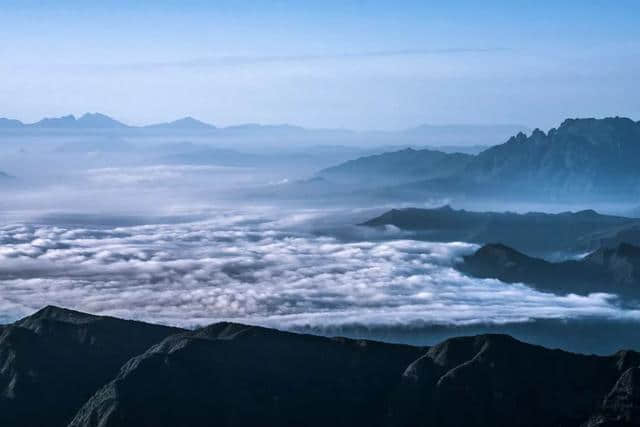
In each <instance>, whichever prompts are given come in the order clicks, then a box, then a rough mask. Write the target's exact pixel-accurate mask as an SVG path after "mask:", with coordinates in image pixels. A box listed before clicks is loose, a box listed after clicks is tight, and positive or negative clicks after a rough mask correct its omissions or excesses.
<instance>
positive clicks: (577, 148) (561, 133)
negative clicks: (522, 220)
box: [464, 117, 640, 194]
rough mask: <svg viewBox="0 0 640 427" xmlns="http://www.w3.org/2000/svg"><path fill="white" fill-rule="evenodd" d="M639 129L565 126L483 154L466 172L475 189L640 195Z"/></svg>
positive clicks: (626, 123) (606, 123) (589, 122)
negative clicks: (474, 184) (493, 188)
mask: <svg viewBox="0 0 640 427" xmlns="http://www.w3.org/2000/svg"><path fill="white" fill-rule="evenodd" d="M638 158H640V124H639V123H637V122H634V121H632V120H630V119H626V118H619V117H616V118H607V119H601V120H596V119H573V120H565V121H564V122H563V123H562V125H561V126H560V127H559V128H558V129H551V130H550V131H549V132H548V133H546V134H545V133H544V132H542V131H540V130H539V129H536V130H534V131H533V133H532V134H531V135H530V136H528V137H527V136H526V135H524V134H523V133H520V134H518V135H517V136H514V137H512V138H511V139H509V141H507V142H506V143H504V144H501V145H498V146H495V147H492V148H489V149H488V150H485V151H483V152H482V153H480V154H479V155H478V156H477V157H476V158H475V159H474V161H473V162H471V163H470V164H469V166H468V168H467V169H466V170H465V171H464V177H465V178H466V179H469V180H472V181H473V182H475V183H478V184H483V185H490V186H498V187H502V188H509V189H513V190H514V191H523V190H526V191H532V192H538V193H546V192H552V193H568V194H569V193H578V194H589V193H596V192H597V193H606V192H611V193H613V194H619V193H621V192H622V193H624V192H634V193H637V192H638V191H639V190H640V169H639V168H638V164H637V159H638Z"/></svg>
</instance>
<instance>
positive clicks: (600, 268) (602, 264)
mask: <svg viewBox="0 0 640 427" xmlns="http://www.w3.org/2000/svg"><path fill="white" fill-rule="evenodd" d="M458 269H460V270H461V271H463V272H465V273H467V274H469V275H471V276H474V277H481V278H495V279H500V280H502V281H503V282H508V283H516V282H520V283H526V284H529V285H533V286H534V287H536V288H538V289H541V290H544V291H551V292H554V293H570V292H571V293H578V294H589V293H592V292H608V293H615V294H620V295H624V296H625V297H633V298H638V297H640V247H637V246H632V245H629V244H626V243H622V244H620V245H619V246H618V247H617V248H600V249H598V250H597V251H595V252H593V253H592V254H590V255H588V256H586V257H584V258H582V259H581V260H577V261H573V260H572V261H563V262H557V263H554V262H548V261H545V260H542V259H538V258H531V257H528V256H526V255H524V254H522V253H520V252H518V251H516V250H514V249H511V248H509V247H508V246H505V245H502V244H489V245H485V246H483V247H482V248H480V249H478V250H477V251H476V252H475V253H474V254H473V255H469V256H465V257H464V259H463V262H462V263H460V264H459V265H458Z"/></svg>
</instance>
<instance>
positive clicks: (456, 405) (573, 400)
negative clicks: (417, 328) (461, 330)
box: [396, 335, 640, 427]
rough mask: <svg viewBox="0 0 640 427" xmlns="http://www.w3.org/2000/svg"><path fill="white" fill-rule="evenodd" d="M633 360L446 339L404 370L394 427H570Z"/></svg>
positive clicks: (639, 358) (491, 339) (488, 338)
mask: <svg viewBox="0 0 640 427" xmlns="http://www.w3.org/2000/svg"><path fill="white" fill-rule="evenodd" d="M639 362H640V355H639V354H637V353H632V352H620V353H617V354H615V355H612V356H609V357H596V356H587V355H578V354H573V353H566V352H562V351H558V350H549V349H546V348H543V347H538V346H534V345H530V344H525V343H522V342H520V341H517V340H515V339H513V338H511V337H509V336H507V335H480V336H476V337H464V338H453V339H450V340H447V341H445V342H443V343H441V344H438V345H437V346H434V347H432V348H431V349H429V351H428V352H427V353H426V354H425V355H424V356H423V357H421V358H420V359H418V360H417V361H416V362H414V363H412V364H411V365H410V366H409V367H408V368H407V370H406V371H405V373H404V375H403V378H404V381H403V386H402V387H401V388H400V392H399V396H398V402H399V403H398V405H399V408H400V411H399V412H400V413H402V414H412V415H411V417H409V418H410V419H409V420H408V421H407V422H405V423H399V424H396V425H420V426H440V427H449V426H452V427H453V426H460V427H461V426H505V427H506V426H511V427H514V426H523V427H524V426H532V427H533V426H540V427H542V426H576V427H577V426H579V425H580V424H581V423H583V422H584V421H586V420H587V419H588V418H589V416H590V414H592V413H594V411H597V410H598V408H599V406H600V402H601V401H602V398H603V396H605V395H606V394H607V392H608V391H609V390H610V389H611V388H612V387H613V386H614V385H615V383H616V381H617V380H618V378H620V376H621V375H623V374H624V372H625V371H626V370H627V369H629V368H631V367H635V366H637V365H638V363H639ZM637 408H638V405H637V404H636V405H635V406H634V409H635V410H637ZM415 420H419V422H415ZM403 421H404V420H403ZM621 425H625V426H630V425H632V424H621Z"/></svg>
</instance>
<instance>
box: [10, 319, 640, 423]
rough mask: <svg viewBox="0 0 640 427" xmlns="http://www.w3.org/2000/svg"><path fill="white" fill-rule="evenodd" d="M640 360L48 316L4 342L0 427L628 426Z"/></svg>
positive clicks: (502, 344) (639, 384) (502, 341)
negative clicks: (194, 328)
mask: <svg viewBox="0 0 640 427" xmlns="http://www.w3.org/2000/svg"><path fill="white" fill-rule="evenodd" d="M639 366H640V354H638V353H635V352H632V351H620V352H618V353H616V354H613V355H611V356H587V355H580V354H575V353H567V352H563V351H559V350H549V349H546V348H543V347H539V346H535V345H531V344H526V343H523V342H520V341H517V340H515V339H513V338H511V337H509V336H507V335H479V336H473V337H460V338H453V339H449V340H446V341H444V342H442V343H440V344H438V345H435V346H433V347H430V348H429V347H413V346H406V345H395V344H385V343H379V342H373V341H364V340H351V339H344V338H324V337H318V336H313V335H302V334H294V333H289V332H281V331H277V330H273V329H266V328H261V327H256V326H247V325H241V324H234V323H224V322H223V323H217V324H213V325H211V326H208V327H205V328H201V329H196V330H189V331H186V330H180V329H175V328H169V327H165V326H157V325H150V324H145V323H141V322H135V321H125V320H119V319H115V318H110V317H102V316H92V315H88V314H85V313H80V312H76V311H72V310H67V309H62V308H57V307H46V308H44V309H42V310H40V311H39V312H37V313H35V314H33V315H31V316H29V317H26V318H24V319H22V320H19V321H17V322H16V323H14V324H11V325H6V326H4V327H2V328H1V329H0V409H1V410H0V421H1V423H2V425H3V426H65V425H69V426H76V427H79V426H101V427H109V426H131V425H136V426H175V425H181V426H210V425H222V426H253V425H270V426H271V425H273V426H276V425H306V426H326V425H338V426H443V427H444V426H463V425H464V426H469V427H474V426H478V427H481V426H482V427H484V426H487V427H488V426H549V425H557V426H576V427H578V426H590V427H595V426H613V425H615V426H633V425H637V423H638V422H640V400H639V399H638V396H639V393H640V381H639V380H638V378H639V376H638V372H639Z"/></svg>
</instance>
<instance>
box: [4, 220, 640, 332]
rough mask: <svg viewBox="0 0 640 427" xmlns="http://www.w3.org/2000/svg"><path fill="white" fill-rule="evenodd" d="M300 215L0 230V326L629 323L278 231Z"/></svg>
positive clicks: (416, 249)
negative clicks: (29, 322) (70, 311)
mask: <svg viewBox="0 0 640 427" xmlns="http://www.w3.org/2000/svg"><path fill="white" fill-rule="evenodd" d="M301 218H302V220H301ZM307 218H308V216H306V215H304V214H297V215H292V216H291V217H289V218H280V219H279V220H278V221H274V220H271V219H269V218H266V217H264V216H261V215H256V214H255V213H247V212H232V211H226V212H225V213H220V214H218V215H216V216H215V218H213V219H210V220H207V221H199V222H190V223H182V224H159V225H158V224H152V225H143V226H131V227H110V228H74V227H68V226H66V227H65V226H57V225H47V224H42V225H38V224H16V225H9V226H4V227H2V228H0V289H2V292H0V321H11V320H14V319H16V318H18V317H20V316H23V315H26V314H29V313H31V312H33V311H34V310H36V309H38V308H40V307H42V306H44V305H46V304H57V305H62V306H66V307H71V308H76V309H79V310H85V311H89V312H93V313H101V314H110V315H116V316H121V317H126V318H135V319H144V320H148V321H156V322H164V323H170V324H177V325H183V326H196V325H202V324H207V323H211V322H214V321H217V320H221V319H233V320H237V321H244V322H251V323H259V324H265V325H270V326H279V327H285V328H289V327H291V328H296V327H305V326H310V327H323V326H340V325H392V326H393V325H413V324H425V323H443V324H470V323H476V322H514V321H524V320H528V319H531V318H582V317H607V318H620V317H622V318H636V317H640V314H639V313H638V312H636V311H628V310H627V311H624V310H622V309H620V308H619V307H618V306H617V305H616V300H615V297H613V296H611V295H606V294H593V295H590V296H586V297H583V296H575V295H568V296H554V295H550V294H544V293H540V292H536V291H533V290H531V289H530V288H528V287H526V286H524V285H507V284H504V283H501V282H499V281H496V280H478V279H471V278H468V277H465V276H463V275H461V274H460V273H458V272H457V271H456V270H454V269H453V268H452V267H451V264H452V262H453V261H454V260H455V259H456V258H457V257H460V256H462V255H464V254H467V253H470V252H471V251H473V250H474V249H475V246H474V245H470V244H466V243H450V244H441V243H428V242H418V241H412V240H391V241H355V242H350V243H343V242H341V241H339V240H338V239H336V238H334V237H322V236H315V235H312V234H309V233H305V232H296V231H291V228H292V224H296V223H299V222H300V221H304V219H307ZM297 228H298V229H300V228H301V227H297Z"/></svg>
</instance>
